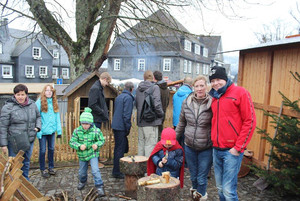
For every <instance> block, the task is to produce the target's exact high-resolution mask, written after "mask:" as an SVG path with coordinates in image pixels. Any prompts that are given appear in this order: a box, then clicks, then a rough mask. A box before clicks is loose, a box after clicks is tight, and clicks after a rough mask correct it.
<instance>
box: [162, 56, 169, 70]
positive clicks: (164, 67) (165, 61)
mask: <svg viewBox="0 0 300 201" xmlns="http://www.w3.org/2000/svg"><path fill="white" fill-rule="evenodd" d="M170 70H171V59H164V62H163V71H170Z"/></svg>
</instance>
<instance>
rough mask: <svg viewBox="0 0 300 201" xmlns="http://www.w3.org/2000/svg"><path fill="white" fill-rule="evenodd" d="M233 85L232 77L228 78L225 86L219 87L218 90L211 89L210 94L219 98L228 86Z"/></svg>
mask: <svg viewBox="0 0 300 201" xmlns="http://www.w3.org/2000/svg"><path fill="white" fill-rule="evenodd" d="M230 85H232V81H231V80H230V79H228V80H227V82H226V84H225V86H223V87H222V88H220V89H218V91H216V90H214V89H213V88H212V89H211V90H210V92H209V95H211V96H212V97H213V98H216V99H219V98H221V96H222V95H223V94H225V92H226V90H227V88H228V87H230Z"/></svg>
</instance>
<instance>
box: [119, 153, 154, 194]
mask: <svg viewBox="0 0 300 201" xmlns="http://www.w3.org/2000/svg"><path fill="white" fill-rule="evenodd" d="M147 160H148V158H147V157H145V156H126V157H123V158H121V159H120V171H121V172H122V173H123V174H125V194H126V196H128V197H132V198H136V191H137V180H138V179H139V178H141V177H143V176H144V175H145V173H146V172H147ZM146 200H147V199H146Z"/></svg>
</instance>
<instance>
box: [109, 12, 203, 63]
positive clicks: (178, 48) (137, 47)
mask: <svg viewBox="0 0 300 201" xmlns="http://www.w3.org/2000/svg"><path fill="white" fill-rule="evenodd" d="M155 22H157V23H155ZM166 26H167V27H169V28H167V27H166ZM134 30H135V31H134ZM137 33H138V37H137ZM188 33H189V31H188V30H187V29H186V28H185V27H184V26H183V25H182V24H180V23H179V22H178V21H177V20H176V19H175V18H173V17H172V16H171V15H170V14H169V13H166V12H165V11H163V10H158V11H157V12H155V13H153V14H152V15H151V16H149V17H148V18H146V20H144V21H142V22H140V23H138V24H136V25H135V26H133V27H132V28H130V29H128V30H127V31H125V32H124V33H122V34H121V35H120V36H119V37H118V38H117V39H116V41H115V43H114V45H113V46H112V48H111V49H110V51H109V53H108V56H109V57H116V56H122V57H126V56H137V55H147V56H157V55H161V56H183V57H187V58H193V59H194V58H195V55H194V54H193V53H190V52H188V51H184V50H183V48H182V45H181V43H182V42H183V39H184V38H187V39H188V40H190V41H191V42H192V43H198V44H202V43H201V42H200V41H199V39H198V38H197V37H195V36H193V35H191V34H188ZM128 39H131V40H128ZM196 57H201V56H200V55H196ZM202 60H203V59H202Z"/></svg>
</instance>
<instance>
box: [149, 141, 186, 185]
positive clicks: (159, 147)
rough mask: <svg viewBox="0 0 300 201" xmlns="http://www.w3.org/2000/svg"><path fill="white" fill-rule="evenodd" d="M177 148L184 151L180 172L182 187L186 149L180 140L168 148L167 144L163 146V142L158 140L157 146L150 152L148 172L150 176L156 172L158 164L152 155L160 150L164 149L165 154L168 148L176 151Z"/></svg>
mask: <svg viewBox="0 0 300 201" xmlns="http://www.w3.org/2000/svg"><path fill="white" fill-rule="evenodd" d="M176 149H181V150H182V152H183V162H182V166H181V168H180V172H179V180H180V188H183V179H184V151H183V148H182V147H181V146H180V144H179V143H178V141H176V144H175V145H173V146H172V147H171V148H169V149H167V148H166V147H165V146H163V145H162V144H161V142H158V143H157V144H156V145H155V147H154V149H153V151H152V152H151V154H150V156H149V158H148V161H147V174H148V176H150V175H151V174H152V173H156V165H155V164H154V163H153V161H152V156H153V155H154V154H156V153H157V152H159V151H160V150H163V152H164V154H166V150H168V151H174V150H176Z"/></svg>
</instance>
